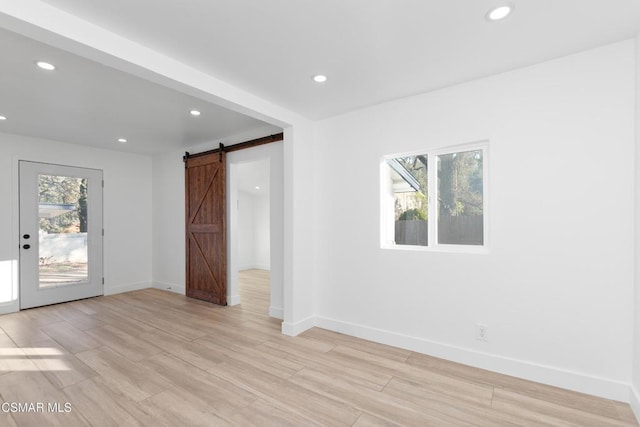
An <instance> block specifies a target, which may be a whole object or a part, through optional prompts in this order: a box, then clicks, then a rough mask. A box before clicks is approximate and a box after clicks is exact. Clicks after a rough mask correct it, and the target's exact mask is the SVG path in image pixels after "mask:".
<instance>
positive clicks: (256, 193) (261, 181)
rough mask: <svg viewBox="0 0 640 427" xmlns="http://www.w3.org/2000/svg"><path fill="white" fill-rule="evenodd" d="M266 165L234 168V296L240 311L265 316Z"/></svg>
mask: <svg viewBox="0 0 640 427" xmlns="http://www.w3.org/2000/svg"><path fill="white" fill-rule="evenodd" d="M269 170H270V162H269V159H268V158H265V159H261V160H257V161H252V162H243V163H239V164H238V167H237V189H238V192H237V195H238V196H237V197H238V201H237V216H238V222H237V224H238V227H237V230H238V232H237V237H238V293H239V295H240V301H241V305H242V308H243V309H244V310H249V311H253V312H257V313H259V314H264V315H268V314H269V306H270V293H271V292H270V271H271V247H270V244H271V243H270V242H271V235H270V205H271V199H270V193H269V190H270V186H269V181H270V179H269V176H270V175H269Z"/></svg>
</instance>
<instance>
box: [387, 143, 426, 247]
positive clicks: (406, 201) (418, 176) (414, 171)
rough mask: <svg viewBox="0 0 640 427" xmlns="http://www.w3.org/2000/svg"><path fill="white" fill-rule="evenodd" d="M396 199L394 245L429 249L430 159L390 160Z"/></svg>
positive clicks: (391, 184)
mask: <svg viewBox="0 0 640 427" xmlns="http://www.w3.org/2000/svg"><path fill="white" fill-rule="evenodd" d="M387 165H388V167H389V181H390V189H391V194H392V196H393V211H394V212H393V218H394V231H393V235H394V242H395V244H397V245H420V246H427V245H428V241H429V234H428V230H429V225H428V224H429V223H428V221H427V212H428V209H427V156H426V155H418V156H405V157H396V158H394V159H389V160H387Z"/></svg>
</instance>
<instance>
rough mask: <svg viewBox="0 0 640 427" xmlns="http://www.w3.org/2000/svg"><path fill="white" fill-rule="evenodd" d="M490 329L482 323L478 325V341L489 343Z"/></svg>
mask: <svg viewBox="0 0 640 427" xmlns="http://www.w3.org/2000/svg"><path fill="white" fill-rule="evenodd" d="M487 334H488V327H487V325H483V324H482V323H476V339H477V340H480V341H489V339H488V336H487Z"/></svg>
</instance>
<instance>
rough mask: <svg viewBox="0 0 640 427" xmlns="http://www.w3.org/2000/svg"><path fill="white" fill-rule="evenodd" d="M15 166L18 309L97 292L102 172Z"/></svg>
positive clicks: (28, 164) (100, 280)
mask: <svg viewBox="0 0 640 427" xmlns="http://www.w3.org/2000/svg"><path fill="white" fill-rule="evenodd" d="M19 170H20V308H21V309H23V308H30V307H39V306H41V305H47V304H56V303H59V302H64V301H72V300H77V299H82V298H89V297H94V296H98V295H102V293H103V290H102V288H103V282H104V281H103V275H102V235H103V230H102V171H100V170H96V169H84V168H76V167H71V166H60V165H52V164H47V163H35V162H26V161H21V162H20V167H19Z"/></svg>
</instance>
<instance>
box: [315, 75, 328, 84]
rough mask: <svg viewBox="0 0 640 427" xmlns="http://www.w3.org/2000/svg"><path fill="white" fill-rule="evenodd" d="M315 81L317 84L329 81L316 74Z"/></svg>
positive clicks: (325, 77)
mask: <svg viewBox="0 0 640 427" xmlns="http://www.w3.org/2000/svg"><path fill="white" fill-rule="evenodd" d="M313 81H314V82H316V83H324V82H326V81H327V76H324V75H322V74H316V75H315V76H313Z"/></svg>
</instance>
